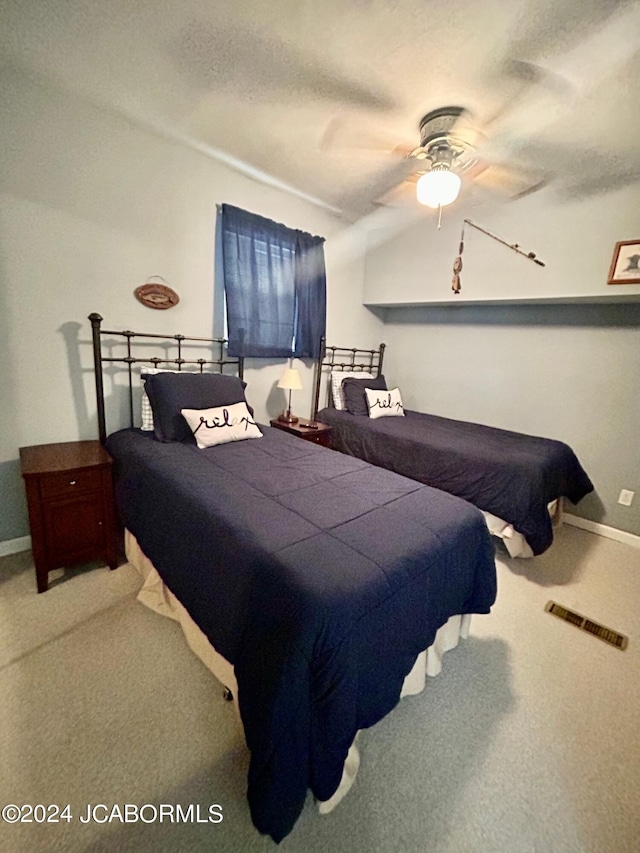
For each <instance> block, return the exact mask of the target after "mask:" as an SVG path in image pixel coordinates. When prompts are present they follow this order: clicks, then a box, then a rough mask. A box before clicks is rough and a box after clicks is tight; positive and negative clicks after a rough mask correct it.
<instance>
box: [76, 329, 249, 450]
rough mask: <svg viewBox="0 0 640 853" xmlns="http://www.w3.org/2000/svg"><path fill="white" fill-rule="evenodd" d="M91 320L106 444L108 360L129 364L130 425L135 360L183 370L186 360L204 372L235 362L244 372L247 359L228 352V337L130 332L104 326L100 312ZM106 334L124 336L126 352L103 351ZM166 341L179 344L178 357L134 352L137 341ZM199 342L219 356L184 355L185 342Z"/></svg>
mask: <svg viewBox="0 0 640 853" xmlns="http://www.w3.org/2000/svg"><path fill="white" fill-rule="evenodd" d="M89 320H90V321H91V333H92V337H93V366H94V374H95V380H96V400H97V405H98V430H99V435H100V441H101V442H102V443H103V444H104V442H105V441H106V440H107V427H106V415H105V403H104V381H103V371H104V367H105V365H106V364H121V365H124V366H125V367H126V370H127V373H128V380H129V417H130V423H131V426H134V417H133V411H134V407H133V389H134V383H133V370H132V368H133V365H134V364H149V365H152V366H153V367H158V366H159V365H162V364H167V365H169V364H170V365H177V368H178V370H182V366H183V365H184V364H194V365H198V367H199V370H200V373H204V368H205V367H206V366H209V367H211V366H212V371H213V372H218V373H223V372H224V368H225V367H226V366H227V365H232V366H234V367H236V368H237V373H238V376H239V377H240V379H242V377H243V374H244V359H243V358H229V357H228V356H227V355H226V345H227V340H226V339H225V338H193V337H187V336H186V335H157V334H150V333H149V332H130V331H113V330H108V329H103V328H101V325H100V324H101V323H102V317H101V316H100V314H95V313H94V314H89ZM105 335H109V336H110V337H114V336H115V337H116V338H124V340H125V342H126V353H127V354H126V355H125V356H120V357H118V358H116V357H112V356H105V355H103V352H102V350H103V347H102V338H103V336H105ZM151 339H153V340H156V341H163V342H164V345H165V348H166V347H176V348H177V355H176V357H175V358H169V357H168V352H167V351H165V352H164V354H163V356H162V357H157V356H153V357H150V356H149V355H148V353H145V354H144V355H137V356H134V355H133V348H134V347H135V346H136V345H140V344H143V343H145V342H148V341H149V340H151ZM185 341H188V342H197V343H198V344H202V345H203V346H207V348H208V345H210V346H211V349H212V351H213V355H215V354H216V353H217V352H219V356H218V357H217V358H211V359H205V358H196V359H188V358H184V357H183V343H184V342H185Z"/></svg>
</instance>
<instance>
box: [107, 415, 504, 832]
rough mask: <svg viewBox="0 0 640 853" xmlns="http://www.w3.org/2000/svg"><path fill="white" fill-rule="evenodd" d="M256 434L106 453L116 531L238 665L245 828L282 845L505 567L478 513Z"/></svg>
mask: <svg viewBox="0 0 640 853" xmlns="http://www.w3.org/2000/svg"><path fill="white" fill-rule="evenodd" d="M262 429H263V432H264V435H263V437H262V438H259V439H255V440H247V441H240V442H237V443H233V444H225V445H222V446H218V447H212V448H208V449H206V450H198V449H197V448H196V446H195V444H180V443H172V444H163V443H160V442H158V441H156V440H155V439H154V438H152V437H150V436H148V435H146V434H144V433H141V432H140V431H139V430H122V431H120V432H117V433H114V434H113V435H111V436H110V437H109V439H108V442H107V448H108V450H109V453H110V454H111V455H112V457H113V458H114V461H115V484H116V498H117V502H118V506H119V509H120V512H121V515H122V519H123V521H124V524H125V525H126V527H127V528H128V529H129V530H130V531H131V532H132V533H133V534H134V535H135V536H136V538H137V539H138V542H139V544H140V546H141V548H142V549H143V551H144V552H145V553H146V554H147V556H148V557H149V558H150V559H151V561H152V562H153V564H154V565H155V567H156V568H157V570H158V572H159V573H160V575H161V577H162V578H163V580H164V581H165V583H166V584H167V585H168V587H169V588H170V589H171V590H172V592H173V593H174V594H175V595H176V596H177V598H178V599H179V600H180V601H181V602H182V604H183V605H184V606H185V607H186V608H187V610H188V611H189V613H190V614H191V616H192V618H193V619H194V621H195V622H196V624H197V625H198V626H199V627H200V628H201V629H202V631H203V632H204V633H205V634H206V636H207V637H208V638H209V640H210V641H211V643H212V644H213V645H214V646H215V648H216V649H217V650H218V651H219V652H220V653H221V654H222V655H224V657H225V658H227V660H229V661H230V662H231V663H232V664H233V665H234V666H235V673H236V677H237V681H238V691H239V697H238V698H239V705H240V712H241V715H242V720H243V724H244V730H245V735H246V739H247V744H248V747H249V749H250V751H251V763H250V769H249V781H248V799H249V805H250V809H251V814H252V818H253V821H254V824H255V826H256V827H257V828H258V829H259V830H260V831H261V832H263V833H267V834H269V835H271V836H272V837H273V838H274V839H275V840H276V841H279V840H281V839H282V838H283V837H284V836H285V835H287V834H288V833H289V832H290V831H291V829H292V827H293V825H294V823H295V821H296V819H297V817H298V815H299V813H300V811H301V809H302V807H303V804H304V801H305V796H306V792H307V790H308V789H309V788H310V789H311V791H312V792H313V794H314V795H315V796H316V797H317V798H318V799H320V800H326V799H328V798H329V797H330V796H331V795H332V794H333V793H334V792H335V790H336V788H337V786H338V784H339V782H340V778H341V774H342V767H343V763H344V760H345V758H346V755H347V751H348V749H349V746H350V744H351V742H352V740H353V738H354V736H355V734H356V732H357V730H358V729H360V728H364V727H367V726H371V725H373V724H374V723H376V722H377V721H378V720H380V719H381V718H382V717H383V716H384V715H385V714H387V713H388V712H389V711H390V710H391V709H392V708H393V707H394V706H395V705H396V703H397V702H398V697H399V695H400V690H401V687H402V682H403V679H404V677H405V676H406V675H407V673H408V672H409V670H410V669H411V667H412V665H413V662H414V660H415V658H416V656H417V655H418V653H419V652H420V651H421V650H422V649H424V648H426V647H428V646H429V645H430V644H431V643H432V641H433V638H434V636H435V633H436V631H437V629H438V628H439V627H440V626H441V625H443V624H444V623H445V622H446V621H447V619H448V618H449V617H450V616H452V615H454V614H458V613H487V612H488V611H489V608H490V607H491V605H492V604H493V602H494V599H495V595H496V574H495V564H494V555H493V548H492V545H491V541H490V537H489V535H488V532H487V528H486V525H485V524H484V520H483V518H482V515H481V514H480V513H479V512H478V510H477V509H475V508H474V507H473V506H471V505H470V504H468V503H466V502H464V501H461V500H459V499H458V498H455V497H452V496H451V495H447V494H444V493H443V492H439V491H436V490H434V489H431V488H428V487H426V486H423V485H421V484H419V483H417V482H416V481H414V480H409V479H406V478H404V477H401V476H398V475H397V474H393V473H391V472H388V471H384V470H382V469H380V468H376V467H373V466H371V465H368V464H367V463H364V462H362V461H360V460H358V459H354V458H351V457H349V456H345V455H343V454H340V453H335V452H334V451H332V450H327V449H325V448H323V447H319V446H317V445H314V444H311V443H309V442H305V441H301V440H300V439H297V438H294V437H293V436H290V435H288V434H286V433H284V432H282V431H279V430H275V429H271V428H269V427H263V428H262Z"/></svg>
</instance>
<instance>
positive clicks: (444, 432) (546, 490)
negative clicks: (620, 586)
mask: <svg viewBox="0 0 640 853" xmlns="http://www.w3.org/2000/svg"><path fill="white" fill-rule="evenodd" d="M317 417H318V420H319V421H322V422H323V423H326V424H329V425H330V426H331V427H333V431H332V434H331V443H332V447H333V448H334V449H335V450H339V451H341V452H342V453H348V454H351V455H352V456H356V457H358V458H359V459H364V460H366V461H367V462H370V463H371V464H372V465H380V466H381V467H382V468H386V469H387V470H389V471H396V472H397V473H399V474H403V475H404V476H405V477H412V478H413V479H415V480H418V481H419V482H420V483H425V484H426V485H429V486H433V487H434V488H436V489H442V490H443V491H445V492H449V494H452V495H457V496H458V497H460V498H464V500H467V501H470V502H471V503H472V504H474V505H475V506H477V507H478V508H479V509H482V510H484V511H485V512H490V513H492V514H493V515H496V516H497V517H498V518H501V519H503V520H504V521H508V522H509V523H510V524H512V525H513V527H514V528H515V529H516V530H517V531H518V532H519V533H522V534H523V536H524V537H525V538H526V540H527V542H528V543H529V545H530V546H531V550H532V551H533V553H534V554H542V552H543V551H546V550H547V548H548V547H549V546H550V545H551V543H552V542H553V529H552V526H551V519H550V517H549V513H548V511H547V505H548V504H549V503H550V502H551V501H553V500H555V499H556V498H559V497H567V498H569V500H570V501H571V502H572V503H574V504H576V503H578V501H579V500H581V499H582V498H583V497H584V496H585V495H586V494H588V493H589V492H591V491H593V484H592V483H591V480H590V479H589V477H588V476H587V474H586V473H585V471H584V470H583V468H582V466H581V465H580V463H579V462H578V459H577V457H576V455H575V453H574V452H573V450H572V449H571V448H570V447H569V446H568V445H566V444H563V442H561V441H555V440H553V439H550V438H539V437H537V436H532V435H524V434H523V433H519V432H510V431H508V430H503V429H496V428H495V427H489V426H484V425H482V424H474V423H468V422H466V421H456V420H452V419H450V418H440V417H437V416H436V415H428V414H425V413H422V412H411V411H406V410H405V417H387V418H367V417H358V416H356V415H352V414H350V413H349V412H345V411H337V410H336V409H332V408H327V409H322V411H321V412H318V416H317Z"/></svg>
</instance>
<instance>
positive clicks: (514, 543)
mask: <svg viewBox="0 0 640 853" xmlns="http://www.w3.org/2000/svg"><path fill="white" fill-rule="evenodd" d="M547 509H548V510H549V515H550V516H551V524H552V526H553V529H554V530H555V529H557V528H558V527H560V525H561V524H562V509H563V506H562V498H557V499H556V500H555V501H551V503H550V504H549V505H548V506H547ZM480 512H481V513H482V514H483V515H484V520H485V521H486V523H487V527H488V528H489V533H490V534H491V535H492V536H498V537H499V538H500V539H502V541H503V542H504V544H505V547H506V549H507V551H508V552H509V556H510V557H533V551H532V550H531V546H530V545H529V543H528V542H527V540H526V539H525V538H524V536H523V535H522V533H519V532H518V531H517V530H516V529H515V528H514V526H513V525H512V524H509V522H508V521H505V520H504V519H503V518H498V516H497V515H492V514H491V513H490V512H485V511H484V510H483V509H481V510H480Z"/></svg>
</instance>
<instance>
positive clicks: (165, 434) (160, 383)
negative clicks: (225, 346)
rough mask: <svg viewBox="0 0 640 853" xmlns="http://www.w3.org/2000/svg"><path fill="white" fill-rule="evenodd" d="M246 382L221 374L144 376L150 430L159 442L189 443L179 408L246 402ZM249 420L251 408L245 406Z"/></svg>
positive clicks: (199, 407) (188, 433)
mask: <svg viewBox="0 0 640 853" xmlns="http://www.w3.org/2000/svg"><path fill="white" fill-rule="evenodd" d="M246 386H247V383H246V382H242V380H240V379H238V377H237V376H224V375H223V374H221V373H156V374H155V375H154V376H149V377H147V380H146V383H145V390H146V392H147V395H148V397H149V402H150V403H151V411H152V412H153V430H154V433H155V437H156V438H157V439H158V440H159V441H190V442H193V441H194V438H193V434H192V432H191V429H190V428H189V425H188V423H187V422H186V420H185V419H184V417H183V416H182V413H181V409H211V408H214V407H215V406H231V405H232V404H233V403H242V402H245V403H246V397H245V396H244V389H245V388H246ZM249 411H250V412H251V415H252V417H253V409H251V407H250V406H249Z"/></svg>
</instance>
